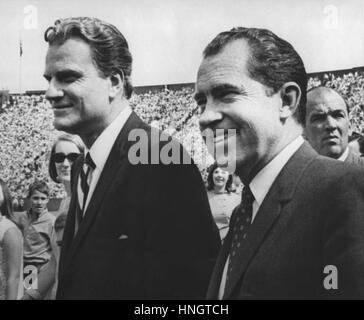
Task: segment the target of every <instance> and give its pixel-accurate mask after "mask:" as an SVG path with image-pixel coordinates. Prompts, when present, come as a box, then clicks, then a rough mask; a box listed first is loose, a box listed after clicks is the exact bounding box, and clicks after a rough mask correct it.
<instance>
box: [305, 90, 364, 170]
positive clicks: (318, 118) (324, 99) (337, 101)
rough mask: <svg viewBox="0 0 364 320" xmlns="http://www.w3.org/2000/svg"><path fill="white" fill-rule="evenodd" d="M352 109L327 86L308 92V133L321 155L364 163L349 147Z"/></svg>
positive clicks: (306, 131) (310, 140)
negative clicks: (350, 111)
mask: <svg viewBox="0 0 364 320" xmlns="http://www.w3.org/2000/svg"><path fill="white" fill-rule="evenodd" d="M349 126H350V121H349V108H348V104H347V103H346V101H345V100H344V99H343V98H342V97H341V96H340V95H339V94H338V93H337V92H336V91H335V90H334V89H331V88H328V87H322V86H320V87H315V88H312V89H310V90H308V92H307V107H306V119H305V136H306V137H307V140H308V142H309V143H310V144H311V146H312V147H313V148H314V149H315V150H316V152H317V153H319V154H320V155H322V156H326V157H330V158H333V159H337V160H340V161H345V162H347V163H355V164H360V165H364V159H362V158H360V157H359V156H357V155H356V154H355V153H353V152H352V151H351V150H350V148H349V145H348V143H349Z"/></svg>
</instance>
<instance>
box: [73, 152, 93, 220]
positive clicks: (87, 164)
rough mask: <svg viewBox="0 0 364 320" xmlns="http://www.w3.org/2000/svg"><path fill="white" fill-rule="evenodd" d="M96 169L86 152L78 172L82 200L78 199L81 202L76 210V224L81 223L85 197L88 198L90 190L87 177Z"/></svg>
mask: <svg viewBox="0 0 364 320" xmlns="http://www.w3.org/2000/svg"><path fill="white" fill-rule="evenodd" d="M95 168H96V165H95V163H94V162H93V160H92V158H91V156H90V153H89V152H88V153H87V154H86V157H85V160H84V161H83V166H82V169H81V171H80V182H81V183H80V186H81V191H82V198H81V197H80V200H82V206H80V208H79V209H80V210H77V212H78V214H77V221H78V224H80V223H81V221H82V218H83V214H84V209H85V204H86V200H87V196H88V192H89V189H90V185H89V177H90V174H91V170H94V169H95Z"/></svg>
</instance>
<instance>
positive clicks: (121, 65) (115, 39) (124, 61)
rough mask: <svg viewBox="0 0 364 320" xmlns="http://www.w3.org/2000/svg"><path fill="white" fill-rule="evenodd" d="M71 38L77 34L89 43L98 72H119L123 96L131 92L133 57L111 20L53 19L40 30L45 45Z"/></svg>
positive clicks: (59, 42) (106, 73)
mask: <svg viewBox="0 0 364 320" xmlns="http://www.w3.org/2000/svg"><path fill="white" fill-rule="evenodd" d="M71 38H79V39H81V40H83V41H85V42H86V43H87V44H89V45H90V48H91V51H92V55H93V60H94V62H95V64H96V66H97V68H98V69H99V72H100V73H101V75H102V76H104V77H109V76H112V75H115V74H120V76H121V78H122V79H123V83H124V92H125V96H126V98H127V99H129V98H130V97H131V94H132V92H133V86H132V83H131V71H132V61H133V58H132V56H131V53H130V51H129V46H128V42H127V41H126V39H125V37H124V36H123V35H122V33H121V32H120V31H119V30H118V29H117V28H116V27H115V26H113V25H112V24H110V23H107V22H105V21H101V20H99V19H97V18H90V17H77V18H67V19H59V20H56V21H55V23H54V26H51V27H49V28H48V29H47V30H46V31H45V33H44V39H45V41H46V42H48V43H49V45H62V44H63V43H64V42H66V40H68V39H71Z"/></svg>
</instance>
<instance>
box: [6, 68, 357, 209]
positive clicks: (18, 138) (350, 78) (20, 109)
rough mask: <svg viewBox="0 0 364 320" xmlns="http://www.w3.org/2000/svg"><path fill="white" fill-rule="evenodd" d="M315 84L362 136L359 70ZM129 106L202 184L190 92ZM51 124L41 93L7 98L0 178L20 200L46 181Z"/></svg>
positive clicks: (142, 98) (55, 186)
mask: <svg viewBox="0 0 364 320" xmlns="http://www.w3.org/2000/svg"><path fill="white" fill-rule="evenodd" d="M317 86H326V87H329V88H332V89H334V90H335V91H337V92H338V93H339V94H340V95H341V96H342V97H343V98H344V99H345V100H346V101H347V102H348V106H349V111H350V112H349V120H350V127H349V134H350V133H351V132H352V131H355V132H364V112H363V110H364V73H363V72H355V73H348V74H345V75H342V76H335V75H334V74H332V73H331V74H326V75H325V77H323V79H322V80H320V79H318V78H310V79H309V83H308V87H309V88H312V87H317ZM130 102H131V105H132V106H133V107H134V110H135V112H136V113H137V114H138V115H139V116H140V117H141V118H142V119H143V120H144V121H145V122H147V123H149V124H151V123H152V122H153V121H155V122H154V124H157V123H158V127H159V128H160V129H161V130H163V131H164V130H166V131H167V132H168V133H169V134H171V135H173V136H174V137H175V138H177V139H178V140H179V141H180V142H181V143H182V144H183V145H184V147H185V148H186V149H187V151H188V152H189V153H190V154H191V156H192V158H193V160H194V162H195V163H196V165H197V166H198V168H199V169H200V172H201V175H202V176H203V178H204V179H205V181H206V178H207V168H208V167H209V165H211V164H212V163H213V162H214V160H213V158H212V157H211V155H210V154H209V153H208V152H207V150H206V146H205V144H204V142H203V139H202V137H201V134H200V130H199V125H198V115H199V109H198V108H197V105H196V103H195V101H194V99H193V89H191V88H182V89H180V90H160V91H156V92H148V93H143V94H134V95H133V96H132V98H131V100H130ZM52 123H53V112H52V110H51V108H50V106H49V104H48V102H47V101H46V100H45V99H44V96H43V95H40V96H35V95H33V96H24V95H21V96H10V103H9V104H7V105H5V106H4V111H3V112H2V113H1V114H0V143H1V148H0V175H1V177H2V178H3V179H4V180H5V181H6V182H7V184H8V186H9V189H10V192H11V195H12V197H13V198H14V199H16V200H17V201H18V202H19V200H20V199H21V198H26V192H27V189H28V187H29V185H30V184H31V183H32V182H33V181H35V180H36V179H42V180H46V181H47V180H48V179H49V174H48V163H49V150H50V147H51V146H52V144H53V141H55V139H56V137H57V136H58V135H59V133H58V132H57V131H56V130H55V129H54V127H53V124H52ZM48 182H49V186H50V188H51V193H50V197H51V198H64V197H66V196H67V191H66V190H65V189H64V186H63V184H60V183H55V182H53V181H52V180H50V179H49V180H48ZM19 209H20V208H19ZM19 209H18V210H19Z"/></svg>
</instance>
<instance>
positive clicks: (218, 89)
mask: <svg viewBox="0 0 364 320" xmlns="http://www.w3.org/2000/svg"><path fill="white" fill-rule="evenodd" d="M226 91H232V92H234V93H243V94H244V93H246V90H245V88H244V86H236V85H232V84H229V83H222V84H219V85H216V86H214V87H213V88H212V89H211V94H212V96H219V95H221V94H222V93H224V92H226Z"/></svg>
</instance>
